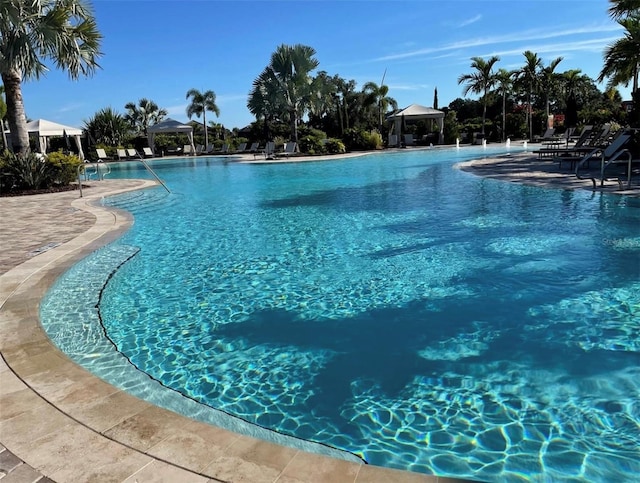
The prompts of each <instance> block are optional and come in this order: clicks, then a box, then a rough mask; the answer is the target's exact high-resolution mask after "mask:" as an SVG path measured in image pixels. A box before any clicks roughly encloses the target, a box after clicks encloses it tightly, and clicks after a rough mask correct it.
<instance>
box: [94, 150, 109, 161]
mask: <svg viewBox="0 0 640 483" xmlns="http://www.w3.org/2000/svg"><path fill="white" fill-rule="evenodd" d="M96 154H97V155H98V162H99V163H102V162H103V161H107V160H108V159H109V157H108V156H107V153H106V152H105V150H104V149H101V148H97V149H96Z"/></svg>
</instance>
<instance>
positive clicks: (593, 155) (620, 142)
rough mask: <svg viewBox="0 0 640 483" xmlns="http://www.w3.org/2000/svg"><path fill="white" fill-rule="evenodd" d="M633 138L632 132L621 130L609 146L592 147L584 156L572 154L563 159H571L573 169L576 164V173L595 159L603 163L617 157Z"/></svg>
mask: <svg viewBox="0 0 640 483" xmlns="http://www.w3.org/2000/svg"><path fill="white" fill-rule="evenodd" d="M630 139H631V134H629V133H626V132H621V133H619V134H618V135H616V137H615V138H614V139H613V140H612V141H611V143H609V144H608V145H607V146H600V147H596V148H593V149H591V151H589V152H588V153H586V154H585V155H584V156H582V157H578V156H572V157H570V158H565V159H561V160H560V163H562V161H563V160H564V161H570V162H571V169H573V167H574V166H576V175H577V174H578V171H579V170H580V168H582V167H583V166H584V165H585V164H586V165H587V167H588V166H589V163H590V161H592V160H593V159H600V160H601V162H602V163H605V162H607V161H609V160H610V159H611V158H614V157H616V155H617V154H618V152H619V151H621V150H623V149H624V146H625V145H626V144H627V143H628V142H629V140H630Z"/></svg>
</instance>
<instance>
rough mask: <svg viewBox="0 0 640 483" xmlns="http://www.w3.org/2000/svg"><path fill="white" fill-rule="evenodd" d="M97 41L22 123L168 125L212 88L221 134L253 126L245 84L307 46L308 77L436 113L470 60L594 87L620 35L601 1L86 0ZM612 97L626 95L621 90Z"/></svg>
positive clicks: (51, 82)
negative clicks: (103, 114) (577, 79)
mask: <svg viewBox="0 0 640 483" xmlns="http://www.w3.org/2000/svg"><path fill="white" fill-rule="evenodd" d="M92 5H93V8H94V12H95V15H96V20H97V23H98V27H99V29H100V31H101V32H102V34H103V36H104V39H103V43H102V49H101V50H102V53H103V56H102V57H101V58H100V60H99V63H100V65H101V67H102V69H100V70H98V71H97V73H96V74H95V75H94V76H93V77H91V78H88V79H81V80H78V81H71V80H69V78H68V76H67V75H66V74H65V73H64V72H61V71H56V70H55V68H54V67H53V66H51V71H50V72H48V73H47V74H46V76H45V77H42V78H41V79H40V80H37V81H28V82H25V84H24V85H23V95H24V102H25V108H26V111H27V117H28V118H30V119H38V118H43V119H48V120H51V121H56V122H60V123H63V124H68V125H72V126H77V127H82V125H83V121H84V120H86V119H89V118H90V117H91V116H93V115H94V114H95V113H96V112H97V111H98V110H100V109H102V108H104V107H112V108H114V109H116V110H117V111H119V112H121V113H124V112H125V109H124V105H125V104H126V103H127V102H130V101H133V102H136V101H138V100H139V99H140V98H142V97H146V98H149V99H151V100H153V101H155V102H156V103H157V104H158V105H159V106H160V107H163V108H165V109H167V110H168V111H169V116H170V117H173V118H175V119H178V120H180V121H186V120H188V118H187V116H186V112H185V110H186V106H187V100H186V99H185V96H186V92H187V91H188V90H189V89H191V88H196V89H199V90H201V91H204V90H213V91H214V92H215V93H216V96H217V104H218V107H219V108H220V117H219V118H215V116H214V115H213V114H212V113H209V114H208V115H207V120H208V121H209V120H216V121H217V122H220V123H222V124H224V125H225V127H227V128H233V127H243V126H245V125H247V124H249V123H250V122H252V121H253V120H254V118H253V116H252V115H251V114H250V113H249V111H248V110H247V107H246V105H247V97H248V93H249V92H250V90H251V85H252V82H253V80H254V79H255V78H256V77H257V76H258V75H259V74H260V72H261V71H262V70H263V69H264V68H265V67H266V66H267V65H268V63H269V60H270V56H271V54H272V52H273V51H274V50H275V49H276V48H277V46H278V45H280V44H304V45H308V46H311V47H313V48H314V49H315V50H316V51H317V54H316V58H317V59H318V61H319V62H320V65H319V68H318V70H324V71H326V72H327V73H328V74H330V75H335V74H338V75H339V76H341V77H343V78H344V79H347V80H351V79H353V80H355V81H356V82H357V87H358V89H361V88H362V86H363V85H364V84H365V83H366V82H368V81H373V82H376V83H377V84H380V83H381V81H382V76H383V74H384V72H385V70H386V76H385V80H384V82H385V84H386V85H388V86H389V95H390V96H391V97H393V98H394V99H396V101H397V102H398V104H399V106H400V107H406V106H408V105H409V104H412V103H417V104H422V105H426V106H431V105H432V104H433V93H434V88H435V87H437V88H438V99H439V105H440V107H442V106H446V105H448V104H449V103H450V102H451V101H452V100H454V99H455V98H457V97H462V86H460V85H458V83H457V79H458V77H459V76H460V75H461V74H464V73H469V72H471V69H470V67H469V65H470V63H471V61H470V58H471V57H473V56H482V57H487V56H491V55H498V56H499V57H500V59H501V60H500V62H499V63H498V64H497V67H502V68H506V69H516V68H519V67H521V66H522V65H523V64H524V57H523V55H522V53H523V52H524V51H525V50H532V51H534V52H537V53H538V55H539V56H540V57H541V58H542V60H543V63H544V65H547V64H549V62H550V61H551V60H553V59H555V58H556V57H558V56H562V57H564V60H563V61H562V62H561V63H560V65H559V66H558V68H557V71H560V72H563V71H565V70H569V69H581V70H582V72H583V73H585V74H588V75H589V76H591V77H592V78H596V77H597V75H598V73H599V71H600V69H601V68H602V52H603V50H604V48H605V46H606V45H607V44H610V43H611V42H613V41H615V40H616V39H618V38H621V37H622V30H621V29H620V27H619V26H618V25H617V23H615V22H614V21H612V20H611V19H610V18H609V17H608V15H607V8H608V2H607V0H560V1H558V0H553V1H552V0H472V1H466V0H437V1H436V0H416V1H403V0H385V1H377V0H355V1H346V0H341V1H323V0H319V1H311V0H297V1H293V0H290V1H271V0H264V1H244V0H235V1H232V0H229V1H212V0H199V1H192V0H181V1H179V0H153V1H152V0H148V1H146V0H145V1H143V0H94V1H93V2H92ZM621 92H622V94H623V97H624V98H628V97H629V89H625V88H623V87H621Z"/></svg>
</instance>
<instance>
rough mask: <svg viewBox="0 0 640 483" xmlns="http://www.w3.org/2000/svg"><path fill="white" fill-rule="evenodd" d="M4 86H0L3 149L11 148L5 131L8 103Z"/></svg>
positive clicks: (0, 121) (0, 127)
mask: <svg viewBox="0 0 640 483" xmlns="http://www.w3.org/2000/svg"><path fill="white" fill-rule="evenodd" d="M3 94H4V86H0V130H2V149H9V146H8V145H7V135H6V134H5V133H4V117H5V116H6V115H7V104H6V102H4V95H3Z"/></svg>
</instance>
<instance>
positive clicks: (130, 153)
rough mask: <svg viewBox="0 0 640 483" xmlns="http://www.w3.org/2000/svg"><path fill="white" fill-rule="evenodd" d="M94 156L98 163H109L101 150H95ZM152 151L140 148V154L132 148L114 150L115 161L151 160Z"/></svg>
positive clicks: (104, 152)
mask: <svg viewBox="0 0 640 483" xmlns="http://www.w3.org/2000/svg"><path fill="white" fill-rule="evenodd" d="M96 154H97V156H98V162H99V163H101V162H104V161H109V160H110V158H109V157H108V156H107V153H106V151H105V150H104V149H103V148H97V149H96ZM152 157H153V151H151V148H142V153H139V152H138V151H136V150H135V149H133V148H126V149H121V148H118V149H116V159H117V160H119V161H124V160H127V159H143V158H152Z"/></svg>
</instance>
